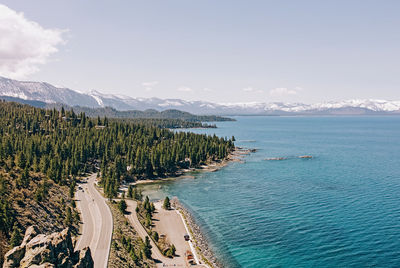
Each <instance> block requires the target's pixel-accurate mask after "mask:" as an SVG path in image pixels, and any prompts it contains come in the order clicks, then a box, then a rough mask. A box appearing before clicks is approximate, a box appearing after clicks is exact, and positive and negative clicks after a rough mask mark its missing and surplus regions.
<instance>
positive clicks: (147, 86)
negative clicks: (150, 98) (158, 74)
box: [142, 81, 158, 91]
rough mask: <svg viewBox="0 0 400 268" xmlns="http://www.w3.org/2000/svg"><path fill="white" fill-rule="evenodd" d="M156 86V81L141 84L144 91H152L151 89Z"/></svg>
mask: <svg viewBox="0 0 400 268" xmlns="http://www.w3.org/2000/svg"><path fill="white" fill-rule="evenodd" d="M157 85H158V81H151V82H143V83H142V86H144V89H145V90H146V91H151V90H153V87H155V86H157Z"/></svg>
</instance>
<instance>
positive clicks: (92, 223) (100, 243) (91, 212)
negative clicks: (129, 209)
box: [75, 174, 113, 268]
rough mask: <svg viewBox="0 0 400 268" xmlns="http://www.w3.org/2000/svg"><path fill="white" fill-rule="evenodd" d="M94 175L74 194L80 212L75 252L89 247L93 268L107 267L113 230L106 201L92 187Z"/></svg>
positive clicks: (80, 185) (79, 186)
mask: <svg viewBox="0 0 400 268" xmlns="http://www.w3.org/2000/svg"><path fill="white" fill-rule="evenodd" d="M95 180H96V174H92V175H91V176H90V177H89V178H88V180H87V182H86V183H81V184H79V185H78V191H77V192H76V194H75V197H76V201H77V207H78V209H79V210H80V212H81V220H82V235H81V236H80V237H79V239H78V241H77V243H76V245H75V250H79V249H83V248H85V247H87V246H89V247H90V250H91V252H92V257H93V260H94V267H96V268H97V267H107V262H108V256H109V254H110V245H111V238H112V230H113V218H112V214H111V210H110V208H109V207H108V205H107V203H106V199H105V198H104V197H103V196H102V195H101V194H100V193H99V192H98V191H97V189H96V187H95V186H94V183H95Z"/></svg>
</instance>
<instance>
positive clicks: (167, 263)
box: [126, 200, 186, 267]
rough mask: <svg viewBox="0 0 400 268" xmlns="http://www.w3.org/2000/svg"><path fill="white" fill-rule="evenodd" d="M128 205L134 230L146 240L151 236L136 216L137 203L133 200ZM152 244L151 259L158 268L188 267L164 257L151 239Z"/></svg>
mask: <svg viewBox="0 0 400 268" xmlns="http://www.w3.org/2000/svg"><path fill="white" fill-rule="evenodd" d="M126 204H127V205H128V208H127V211H128V212H129V214H127V215H126V217H127V218H128V220H129V221H130V223H131V224H132V226H133V228H135V230H136V231H137V232H138V234H139V236H140V237H141V238H142V239H143V240H144V239H145V237H146V236H149V235H148V234H147V232H146V230H145V229H144V227H143V226H142V224H141V223H140V222H139V219H138V217H137V215H136V211H135V209H136V206H137V203H136V202H135V201H133V200H126ZM150 243H151V246H152V248H151V257H152V258H153V259H154V260H155V261H156V263H157V267H186V265H185V264H184V263H182V262H181V261H176V260H174V259H170V258H167V257H165V256H164V255H162V254H161V252H160V250H159V249H158V247H157V246H156V245H155V244H154V242H153V240H151V239H150Z"/></svg>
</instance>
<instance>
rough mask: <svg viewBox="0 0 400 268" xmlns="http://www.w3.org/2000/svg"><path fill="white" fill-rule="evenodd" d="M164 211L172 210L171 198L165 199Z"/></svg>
mask: <svg viewBox="0 0 400 268" xmlns="http://www.w3.org/2000/svg"><path fill="white" fill-rule="evenodd" d="M163 209H166V210H169V209H171V203H170V201H169V197H168V196H167V197H165V199H164V203H163Z"/></svg>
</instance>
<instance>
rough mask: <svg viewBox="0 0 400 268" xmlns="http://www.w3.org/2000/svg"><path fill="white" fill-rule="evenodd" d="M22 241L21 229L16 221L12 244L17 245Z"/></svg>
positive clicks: (12, 245)
mask: <svg viewBox="0 0 400 268" xmlns="http://www.w3.org/2000/svg"><path fill="white" fill-rule="evenodd" d="M21 241H22V236H21V230H20V229H19V228H18V226H17V223H15V224H14V227H13V232H12V234H11V238H10V246H11V247H16V246H18V245H19V244H21Z"/></svg>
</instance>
